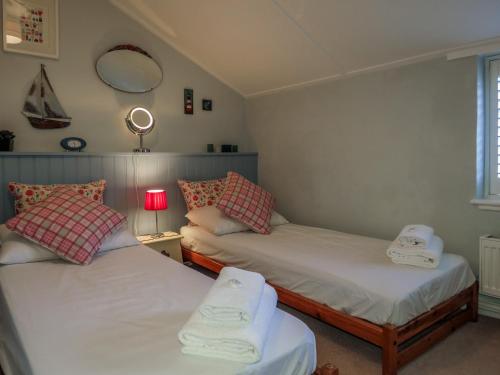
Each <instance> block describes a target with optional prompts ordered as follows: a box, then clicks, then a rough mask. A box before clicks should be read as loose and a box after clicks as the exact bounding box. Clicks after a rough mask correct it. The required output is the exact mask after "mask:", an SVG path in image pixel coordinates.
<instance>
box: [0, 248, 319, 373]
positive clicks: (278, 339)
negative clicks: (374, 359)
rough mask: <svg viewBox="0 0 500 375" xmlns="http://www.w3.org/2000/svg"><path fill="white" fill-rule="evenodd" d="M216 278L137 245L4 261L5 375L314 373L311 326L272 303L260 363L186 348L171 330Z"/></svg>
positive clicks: (0, 354) (0, 280)
mask: <svg viewBox="0 0 500 375" xmlns="http://www.w3.org/2000/svg"><path fill="white" fill-rule="evenodd" d="M212 282H213V280H212V279H210V278H208V277H206V276H205V275H202V274H200V273H198V272H196V271H194V270H191V269H189V268H187V267H185V266H183V265H181V264H179V263H177V262H174V261H173V260H170V259H168V258H166V257H164V256H162V255H160V254H159V253H157V252H155V251H154V250H151V249H149V248H146V247H144V246H142V245H140V246H134V247H129V248H123V249H119V250H115V251H111V252H109V253H106V254H105V255H102V256H99V257H98V258H97V259H96V260H94V262H93V263H92V264H90V265H89V266H77V265H71V264H68V263H67V262H62V261H47V262H39V263H30V264H21V265H10V266H4V267H1V268H0V287H1V292H2V293H1V294H0V297H1V300H0V313H2V316H1V321H0V329H1V331H0V361H1V364H2V366H3V367H5V369H4V370H5V372H6V375H14V374H15V375H18V374H22V375H28V374H30V375H31V374H33V375H67V374H71V375H89V374H92V375H114V374H116V375H118V374H119V375H129V374H130V375H132V374H133V375H138V374H140V375H157V374H158V375H159V374H162V375H164V374H176V375H177V374H179V375H182V374H202V375H203V374H217V375H223V374H269V375H275V374H283V375H285V374H286V375H289V374H296V375H301V374H310V373H311V372H312V371H313V370H314V368H315V366H316V347H315V339H314V335H313V333H312V332H311V331H310V330H309V328H307V326H306V325H305V324H304V323H303V322H301V321H300V320H298V319H296V318H294V317H293V316H291V315H289V314H287V313H285V312H283V311H281V310H277V311H276V313H275V316H274V318H273V322H272V329H271V331H270V334H269V338H268V341H267V343H266V346H265V353H264V355H263V358H262V360H261V361H260V362H258V363H256V364H253V365H243V364H239V363H235V362H230V361H224V360H216V359H208V358H204V357H196V356H189V355H184V354H182V353H181V344H180V343H179V341H178V340H177V332H178V331H179V330H180V328H181V327H182V326H183V324H184V323H185V322H186V321H187V320H188V318H189V316H190V315H191V313H192V311H193V310H194V309H195V308H196V307H197V306H198V304H199V303H200V302H201V300H202V298H203V296H204V295H205V294H206V292H207V291H208V289H209V288H210V286H211V285H212Z"/></svg>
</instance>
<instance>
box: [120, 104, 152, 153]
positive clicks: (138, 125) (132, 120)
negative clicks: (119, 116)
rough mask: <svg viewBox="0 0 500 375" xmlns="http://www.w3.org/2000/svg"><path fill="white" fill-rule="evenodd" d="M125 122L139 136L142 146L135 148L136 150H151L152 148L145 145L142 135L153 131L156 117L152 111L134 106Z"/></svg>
mask: <svg viewBox="0 0 500 375" xmlns="http://www.w3.org/2000/svg"><path fill="white" fill-rule="evenodd" d="M125 122H126V124H127V127H128V129H129V130H130V131H131V132H132V133H134V134H137V135H138V136H139V141H140V146H139V148H136V149H134V152H149V151H150V150H149V149H148V148H145V147H144V144H143V139H142V137H143V136H144V135H146V134H149V133H151V131H152V130H153V128H154V126H155V119H154V117H153V115H152V114H151V112H149V111H148V110H147V109H146V108H143V107H134V108H132V109H131V110H130V112H129V113H128V115H127V117H126V118H125Z"/></svg>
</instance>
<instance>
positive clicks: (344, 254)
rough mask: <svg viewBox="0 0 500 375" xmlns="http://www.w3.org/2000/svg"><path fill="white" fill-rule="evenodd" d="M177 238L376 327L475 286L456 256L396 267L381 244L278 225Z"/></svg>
mask: <svg viewBox="0 0 500 375" xmlns="http://www.w3.org/2000/svg"><path fill="white" fill-rule="evenodd" d="M181 234H182V235H183V236H184V239H183V240H182V244H183V245H184V246H186V247H187V248H190V249H192V250H194V251H197V252H199V253H202V254H204V255H206V256H208V257H210V258H213V259H215V260H218V261H221V262H223V263H225V264H227V265H232V266H236V267H240V268H244V269H247V270H251V271H256V272H260V273H261V274H262V275H264V277H265V278H266V279H267V280H268V281H269V282H271V283H273V284H275V285H278V286H281V287H284V288H286V289H289V290H292V291H294V292H297V293H299V294H301V295H303V296H305V297H308V298H311V299H313V300H315V301H318V302H321V303H325V304H327V305H329V306H330V307H332V308H334V309H337V310H341V311H344V312H346V313H348V314H350V315H352V316H356V317H359V318H363V319H366V320H369V321H371V322H373V323H376V324H385V323H392V324H395V325H398V326H399V325H402V324H404V323H406V322H408V321H409V320H411V319H413V318H414V317H416V316H418V315H420V314H422V313H424V312H426V311H428V310H430V309H431V308H432V307H434V306H435V305H437V304H439V303H440V302H443V301H445V300H446V299H448V298H450V297H452V296H453V295H455V294H456V293H458V292H460V291H461V290H463V289H465V288H467V287H469V286H470V285H472V284H473V283H474V281H475V277H474V275H473V273H472V271H471V269H470V267H469V265H468V264H467V262H466V260H465V259H464V258H463V257H461V256H459V255H455V254H444V255H443V257H442V259H441V263H440V264H439V267H438V268H437V269H433V270H430V269H424V268H418V267H412V266H404V265H397V264H394V263H392V262H391V260H390V259H389V258H388V257H387V256H386V250H387V248H388V246H389V244H390V242H389V241H384V240H379V239H375V238H369V237H362V236H355V235H351V234H346V233H341V232H336V231H332V230H328V229H321V228H313V227H306V226H301V225H295V224H285V225H280V226H277V227H274V228H273V231H272V233H271V234H270V235H260V234H256V233H253V232H240V233H233V234H228V235H224V236H219V237H218V236H215V235H213V234H211V233H209V232H207V231H206V230H204V229H203V228H201V227H197V226H189V227H188V226H186V227H183V228H182V229H181Z"/></svg>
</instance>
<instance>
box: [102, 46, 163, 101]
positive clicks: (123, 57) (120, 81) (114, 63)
mask: <svg viewBox="0 0 500 375" xmlns="http://www.w3.org/2000/svg"><path fill="white" fill-rule="evenodd" d="M96 70H97V74H98V75H99V78H101V80H102V81H103V82H104V83H106V84H107V85H109V86H111V87H113V88H114V89H117V90H120V91H125V92H135V93H140V92H148V91H151V90H153V89H154V88H155V87H157V86H158V85H159V84H160V83H161V81H162V79H163V72H162V70H161V68H160V66H159V65H158V64H157V63H156V61H154V60H153V58H152V57H151V56H150V55H149V54H148V53H147V52H146V51H144V50H142V49H140V48H139V47H135V46H131V45H128V44H127V45H120V46H116V47H114V48H112V49H110V50H109V51H108V52H106V53H105V54H104V55H102V56H101V57H100V58H99V59H98V60H97V63H96Z"/></svg>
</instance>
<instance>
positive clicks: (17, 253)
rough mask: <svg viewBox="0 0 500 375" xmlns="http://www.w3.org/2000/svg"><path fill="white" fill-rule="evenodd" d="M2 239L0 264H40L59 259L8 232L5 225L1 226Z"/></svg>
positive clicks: (17, 235) (34, 244) (42, 248)
mask: <svg viewBox="0 0 500 375" xmlns="http://www.w3.org/2000/svg"><path fill="white" fill-rule="evenodd" d="M0 237H1V238H2V246H1V247H0V264H17V263H29V262H40V261H42V260H50V259H58V258H59V257H58V256H57V255H56V254H54V253H52V252H50V251H49V250H47V249H45V248H44V247H42V246H40V245H37V244H36V243H34V242H32V241H30V240H27V239H26V238H23V237H21V236H20V235H19V234H17V233H15V232H12V231H10V230H8V229H7V227H6V226H5V225H3V224H2V225H0Z"/></svg>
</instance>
